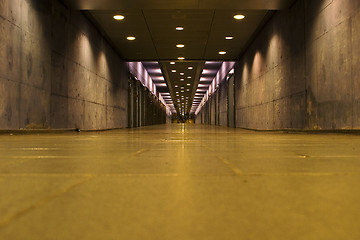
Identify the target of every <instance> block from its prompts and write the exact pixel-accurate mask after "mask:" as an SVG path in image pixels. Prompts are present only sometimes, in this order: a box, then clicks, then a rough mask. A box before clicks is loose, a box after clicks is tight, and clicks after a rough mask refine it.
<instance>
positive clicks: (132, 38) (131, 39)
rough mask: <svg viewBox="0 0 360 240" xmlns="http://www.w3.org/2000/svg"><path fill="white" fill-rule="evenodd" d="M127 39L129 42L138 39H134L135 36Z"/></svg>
mask: <svg viewBox="0 0 360 240" xmlns="http://www.w3.org/2000/svg"><path fill="white" fill-rule="evenodd" d="M126 39H127V40H129V41H133V40H135V39H136V38H135V37H133V36H129V37H127V38H126Z"/></svg>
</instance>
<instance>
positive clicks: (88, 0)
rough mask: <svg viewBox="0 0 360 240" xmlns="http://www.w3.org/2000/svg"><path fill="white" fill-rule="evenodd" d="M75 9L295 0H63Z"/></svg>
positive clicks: (263, 4) (288, 0)
mask: <svg viewBox="0 0 360 240" xmlns="http://www.w3.org/2000/svg"><path fill="white" fill-rule="evenodd" d="M63 1H64V2H65V3H66V4H68V5H69V6H71V7H72V8H73V9H78V10H109V9H139V8H141V9H254V10H255V9H257V10H259V9H268V10H270V9H272V10H277V9H285V8H288V7H289V6H290V5H291V4H292V3H293V2H294V0H222V1H219V0H181V1H179V0H131V1H129V0H101V1H99V0H63Z"/></svg>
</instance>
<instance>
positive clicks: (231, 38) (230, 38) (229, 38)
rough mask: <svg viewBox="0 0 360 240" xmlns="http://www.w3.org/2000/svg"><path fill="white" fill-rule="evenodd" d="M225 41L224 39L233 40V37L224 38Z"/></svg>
mask: <svg viewBox="0 0 360 240" xmlns="http://www.w3.org/2000/svg"><path fill="white" fill-rule="evenodd" d="M225 39H226V40H233V39H234V37H233V36H226V37H225Z"/></svg>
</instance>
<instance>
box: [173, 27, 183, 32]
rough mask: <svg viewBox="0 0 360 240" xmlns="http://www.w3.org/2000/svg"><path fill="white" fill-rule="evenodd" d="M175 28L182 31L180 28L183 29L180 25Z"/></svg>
mask: <svg viewBox="0 0 360 240" xmlns="http://www.w3.org/2000/svg"><path fill="white" fill-rule="evenodd" d="M175 29H176V30H177V31H182V30H184V28H183V27H181V26H179V27H176V28H175Z"/></svg>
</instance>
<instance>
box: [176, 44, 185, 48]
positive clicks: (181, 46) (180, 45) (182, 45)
mask: <svg viewBox="0 0 360 240" xmlns="http://www.w3.org/2000/svg"><path fill="white" fill-rule="evenodd" d="M176 47H178V48H183V47H185V45H184V44H178V45H176Z"/></svg>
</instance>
